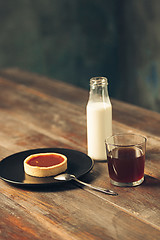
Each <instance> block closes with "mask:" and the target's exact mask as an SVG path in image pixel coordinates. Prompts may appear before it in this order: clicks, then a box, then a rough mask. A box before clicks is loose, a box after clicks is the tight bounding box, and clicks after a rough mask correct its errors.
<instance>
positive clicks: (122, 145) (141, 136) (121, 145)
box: [105, 133, 147, 147]
mask: <svg viewBox="0 0 160 240" xmlns="http://www.w3.org/2000/svg"><path fill="white" fill-rule="evenodd" d="M127 135H128V136H137V137H140V138H141V139H143V141H142V140H141V142H139V141H138V143H135V144H134V143H132V144H120V143H119V144H117V143H109V142H107V139H108V140H109V139H111V138H113V137H116V136H117V137H118V136H127ZM146 142H147V138H146V137H145V136H143V135H140V134H136V133H118V134H113V135H111V136H110V137H108V138H106V139H105V144H106V145H107V144H108V145H110V146H115V147H134V146H140V145H142V144H146Z"/></svg>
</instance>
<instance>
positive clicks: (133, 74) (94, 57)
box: [0, 0, 160, 112]
mask: <svg viewBox="0 0 160 240" xmlns="http://www.w3.org/2000/svg"><path fill="white" fill-rule="evenodd" d="M7 67H19V68H21V69H24V70H29V71H31V72H36V73H39V74H43V75H46V76H48V77H52V78H56V79H58V80H61V81H66V82H69V83H72V84H75V85H77V86H80V87H82V88H85V89H88V90H89V79H90V78H91V77H92V76H106V77H107V78H108V81H109V95H110V96H111V97H114V98H116V99H120V100H123V101H126V102H130V103H133V104H136V105H139V106H142V107H145V108H148V109H151V110H154V111H158V112H160V1H159V0H0V68H1V69H2V68H7Z"/></svg>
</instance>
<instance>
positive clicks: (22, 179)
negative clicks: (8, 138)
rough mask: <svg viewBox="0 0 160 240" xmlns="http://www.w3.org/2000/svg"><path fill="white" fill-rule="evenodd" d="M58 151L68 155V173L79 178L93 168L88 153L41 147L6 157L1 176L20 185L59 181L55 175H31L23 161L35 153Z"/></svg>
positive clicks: (1, 163)
mask: <svg viewBox="0 0 160 240" xmlns="http://www.w3.org/2000/svg"><path fill="white" fill-rule="evenodd" d="M46 152H56V153H61V154H64V155H66V156H67V162H68V166H67V170H66V172H67V173H71V174H74V175H75V176H76V177H77V178H78V177H81V176H82V175H84V174H86V173H87V172H89V171H90V170H91V169H92V168H93V160H92V159H91V158H90V157H89V156H87V155H86V154H84V153H82V152H79V151H75V150H71V149H64V148H40V149H32V150H27V151H23V152H19V153H16V154H13V155H10V156H8V157H6V158H4V159H3V160H2V161H1V162H0V178H1V179H3V180H4V181H6V182H9V183H13V184H20V185H30V186H31V185H44V184H53V183H57V182H59V181H56V180H54V178H53V177H45V178H39V177H31V176H29V175H27V174H25V172H24V168H23V161H24V159H25V158H26V157H28V156H29V155H31V154H35V153H46Z"/></svg>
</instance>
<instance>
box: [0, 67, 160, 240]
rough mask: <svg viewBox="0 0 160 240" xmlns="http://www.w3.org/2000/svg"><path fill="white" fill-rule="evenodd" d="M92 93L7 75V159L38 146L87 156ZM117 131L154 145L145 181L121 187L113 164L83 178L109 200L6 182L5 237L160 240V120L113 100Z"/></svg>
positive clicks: (3, 96) (1, 103)
mask: <svg viewBox="0 0 160 240" xmlns="http://www.w3.org/2000/svg"><path fill="white" fill-rule="evenodd" d="M87 100H88V92H87V91H85V90H83V89H80V88H77V87H74V86H71V85H69V84H66V83H63V82H60V81H56V80H54V79H49V78H47V77H43V76H39V75H36V74H32V73H29V72H24V71H21V70H19V69H6V70H1V71H0V129H1V130H0V156H1V159H3V158H4V157H6V156H8V155H10V154H13V153H16V152H20V151H24V150H28V149H34V148H48V147H49V148H50V147H58V148H69V149H74V150H79V151H81V152H84V153H86V152H87V149H86V115H85V106H86V103H87ZM112 105H113V131H114V133H120V132H134V133H140V134H142V135H145V136H146V137H147V139H148V142H147V154H146V165H145V182H144V183H143V184H142V185H141V186H138V187H133V188H119V187H115V186H112V185H111V184H110V182H109V177H108V170H107V163H106V162H95V164H94V167H93V169H92V171H91V172H90V173H88V174H86V175H85V176H83V177H82V178H81V179H82V180H84V181H86V182H88V183H92V184H94V185H98V186H100V187H104V188H111V189H113V190H115V191H116V192H118V194H119V195H118V196H109V195H105V194H103V193H99V192H95V191H93V190H89V189H87V188H85V189H84V190H83V189H82V188H80V187H78V186H76V185H75V184H74V183H71V182H68V183H63V184H59V185H52V186H49V187H46V188H37V189H36V188H34V189H32V188H31V189H30V188H29V189H28V188H27V189H26V188H20V187H16V186H15V185H10V184H8V183H6V182H4V181H3V180H0V239H2V240H3V239H7V240H12V239H21V240H23V239H25V240H26V239H32V240H35V239H47V240H49V239H56V240H62V239H63V240H64V239H69V240H70V239H77V240H82V239H87V240H89V239H97V240H100V239H104V240H107V239H118V240H120V239H123V240H124V239H130V240H132V239H133V240H135V239H145V240H147V239H149V240H151V239H160V188H159V187H160V114H158V113H156V112H152V111H148V110H145V109H143V108H139V107H136V106H132V105H129V104H126V103H122V102H120V101H116V100H112Z"/></svg>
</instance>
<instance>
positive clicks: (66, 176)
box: [54, 173, 118, 196]
mask: <svg viewBox="0 0 160 240" xmlns="http://www.w3.org/2000/svg"><path fill="white" fill-rule="evenodd" d="M54 179H55V180H58V181H70V180H74V181H76V182H78V183H80V184H81V185H83V186H86V187H89V188H92V189H94V190H96V191H99V192H103V193H105V194H109V195H114V196H117V195H118V193H116V192H114V191H112V190H109V189H104V188H100V187H95V186H93V185H91V184H88V183H85V182H82V181H80V180H79V179H77V178H76V176H74V175H73V174H68V173H62V174H60V175H57V176H55V177H54Z"/></svg>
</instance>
